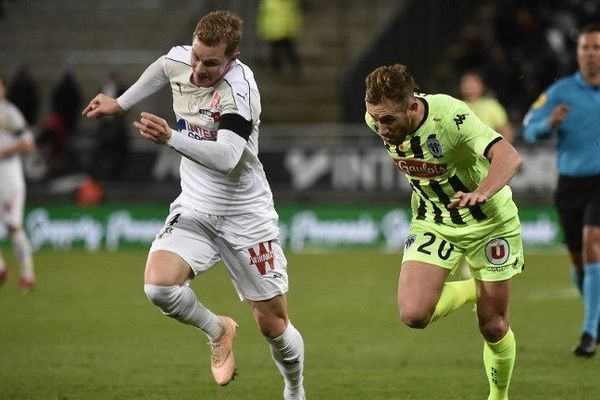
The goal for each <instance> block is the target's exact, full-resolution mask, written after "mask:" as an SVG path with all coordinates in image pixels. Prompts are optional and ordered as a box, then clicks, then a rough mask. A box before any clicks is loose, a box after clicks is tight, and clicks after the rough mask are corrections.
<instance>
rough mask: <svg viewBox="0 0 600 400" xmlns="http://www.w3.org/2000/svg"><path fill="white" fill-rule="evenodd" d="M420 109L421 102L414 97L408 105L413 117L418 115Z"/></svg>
mask: <svg viewBox="0 0 600 400" xmlns="http://www.w3.org/2000/svg"><path fill="white" fill-rule="evenodd" d="M418 110H419V102H418V101H417V100H416V99H413V100H412V101H411V102H410V104H409V105H408V112H407V114H409V115H410V116H411V117H414V116H415V115H417V111H418Z"/></svg>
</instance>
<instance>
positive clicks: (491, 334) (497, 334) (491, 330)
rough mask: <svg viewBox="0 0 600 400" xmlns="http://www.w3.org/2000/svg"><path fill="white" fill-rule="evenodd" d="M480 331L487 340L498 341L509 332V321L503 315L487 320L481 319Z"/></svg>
mask: <svg viewBox="0 0 600 400" xmlns="http://www.w3.org/2000/svg"><path fill="white" fill-rule="evenodd" d="M479 331H480V332H481V335H482V336H483V337H484V338H485V340H487V341H488V342H490V343H496V342H498V341H500V340H501V339H502V338H503V337H504V335H506V332H508V321H507V320H506V319H505V318H501V317H497V318H491V319H489V320H486V321H482V320H480V321H479Z"/></svg>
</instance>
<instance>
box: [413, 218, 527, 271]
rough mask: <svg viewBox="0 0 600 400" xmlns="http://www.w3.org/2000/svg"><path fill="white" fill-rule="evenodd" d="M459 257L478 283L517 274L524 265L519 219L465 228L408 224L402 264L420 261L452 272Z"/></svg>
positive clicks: (430, 223) (416, 222) (414, 221)
mask: <svg viewBox="0 0 600 400" xmlns="http://www.w3.org/2000/svg"><path fill="white" fill-rule="evenodd" d="M463 256H464V258H465V260H466V261H467V263H468V264H469V268H470V269H471V275H472V276H473V278H475V279H477V280H480V281H488V282H494V281H503V280H506V279H509V278H511V277H512V276H514V275H516V274H518V273H520V272H521V271H522V270H523V268H524V267H525V263H524V257H523V243H522V241H521V222H520V221H519V217H518V216H517V215H515V216H514V217H512V218H509V219H495V218H488V219H486V220H484V221H481V222H477V223H474V224H470V225H466V226H460V225H459V226H456V225H453V226H448V225H439V224H435V223H432V222H426V221H422V220H415V219H414V220H413V221H412V223H411V229H410V231H409V234H408V237H407V238H406V242H405V244H404V255H403V257H402V263H404V262H406V261H421V262H425V263H428V264H433V265H436V266H439V267H442V268H445V269H449V270H452V269H454V268H456V267H457V266H458V265H459V263H460V260H461V259H462V257H463Z"/></svg>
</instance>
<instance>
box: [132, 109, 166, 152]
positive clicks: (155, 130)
mask: <svg viewBox="0 0 600 400" xmlns="http://www.w3.org/2000/svg"><path fill="white" fill-rule="evenodd" d="M133 126H134V127H135V128H136V129H138V130H139V131H140V135H141V136H142V137H143V138H144V139H147V140H150V141H151V142H154V143H158V144H165V143H167V141H168V140H169V139H170V138H171V127H170V126H169V124H168V123H167V121H165V120H164V119H163V118H161V117H159V116H156V115H154V114H150V113H146V112H143V113H141V118H140V120H139V121H134V122H133Z"/></svg>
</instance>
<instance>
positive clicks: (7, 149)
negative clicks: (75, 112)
mask: <svg viewBox="0 0 600 400" xmlns="http://www.w3.org/2000/svg"><path fill="white" fill-rule="evenodd" d="M33 146H34V138H33V134H32V133H31V131H30V130H29V129H28V127H27V123H26V122H25V118H24V117H23V114H22V113H21V111H19V109H18V108H17V107H16V106H15V105H14V104H12V103H11V102H9V101H8V100H6V82H5V81H4V79H3V78H0V182H2V183H1V184H0V221H2V222H3V223H4V224H5V226H6V228H7V230H8V233H9V234H10V238H11V240H12V246H13V250H14V253H15V257H16V258H17V260H18V262H19V267H20V274H21V278H20V279H19V289H20V291H21V292H22V293H28V292H29V291H31V290H32V289H33V288H34V286H35V273H34V269H33V256H32V250H31V245H30V243H29V239H28V238H27V234H26V233H25V231H24V229H23V208H24V206H25V177H24V175H23V165H22V163H21V157H20V156H21V154H25V153H27V152H29V151H30V150H31V149H32V148H33ZM7 278H8V269H7V267H6V262H5V261H4V259H3V258H2V255H1V254H0V285H2V284H3V283H4V282H5V281H6V280H7Z"/></svg>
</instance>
